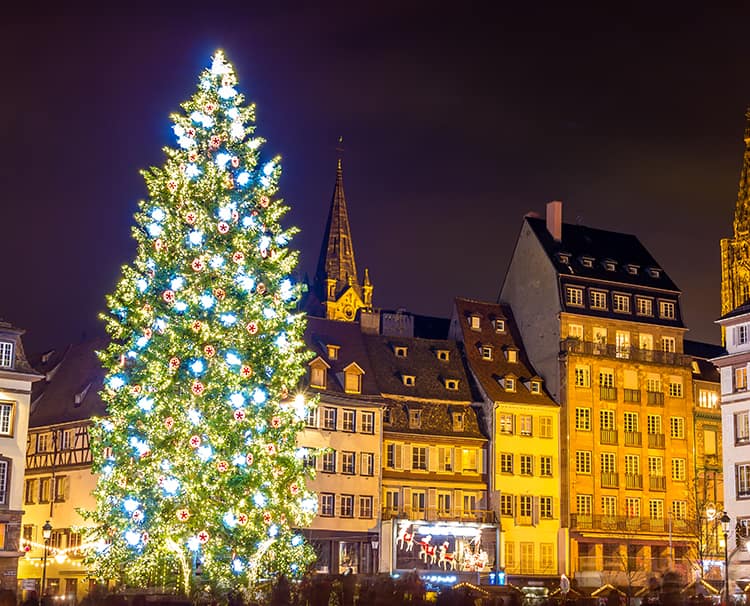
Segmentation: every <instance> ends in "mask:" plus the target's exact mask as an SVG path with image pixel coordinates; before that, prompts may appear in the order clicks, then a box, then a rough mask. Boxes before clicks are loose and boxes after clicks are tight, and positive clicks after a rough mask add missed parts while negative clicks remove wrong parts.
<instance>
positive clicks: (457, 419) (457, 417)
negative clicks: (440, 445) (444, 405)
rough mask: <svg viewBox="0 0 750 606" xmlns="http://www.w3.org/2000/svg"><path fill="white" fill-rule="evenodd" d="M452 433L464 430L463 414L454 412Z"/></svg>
mask: <svg viewBox="0 0 750 606" xmlns="http://www.w3.org/2000/svg"><path fill="white" fill-rule="evenodd" d="M452 416H453V431H463V430H464V413H462V412H454V413H453V415H452Z"/></svg>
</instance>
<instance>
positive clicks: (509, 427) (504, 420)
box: [497, 413, 513, 435]
mask: <svg viewBox="0 0 750 606" xmlns="http://www.w3.org/2000/svg"><path fill="white" fill-rule="evenodd" d="M497 426H498V431H499V432H500V433H504V434H509V435H512V434H513V415H512V414H507V413H500V414H498V415H497Z"/></svg>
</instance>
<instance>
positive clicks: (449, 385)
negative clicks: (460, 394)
mask: <svg viewBox="0 0 750 606" xmlns="http://www.w3.org/2000/svg"><path fill="white" fill-rule="evenodd" d="M445 388H446V389H449V390H450V391H458V379H446V380H445Z"/></svg>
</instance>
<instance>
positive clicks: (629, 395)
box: [622, 389, 641, 403]
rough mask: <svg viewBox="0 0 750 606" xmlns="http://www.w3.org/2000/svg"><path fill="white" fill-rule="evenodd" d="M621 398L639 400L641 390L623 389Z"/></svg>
mask: <svg viewBox="0 0 750 606" xmlns="http://www.w3.org/2000/svg"><path fill="white" fill-rule="evenodd" d="M622 395H623V399H624V400H625V401H626V402H636V403H638V402H640V401H641V390H640V389H623V390H622Z"/></svg>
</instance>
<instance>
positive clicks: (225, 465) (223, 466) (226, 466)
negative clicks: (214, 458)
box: [216, 461, 229, 473]
mask: <svg viewBox="0 0 750 606" xmlns="http://www.w3.org/2000/svg"><path fill="white" fill-rule="evenodd" d="M216 469H218V470H219V473H224V472H225V471H228V470H229V463H227V462H226V461H219V462H218V463H217V464H216Z"/></svg>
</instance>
